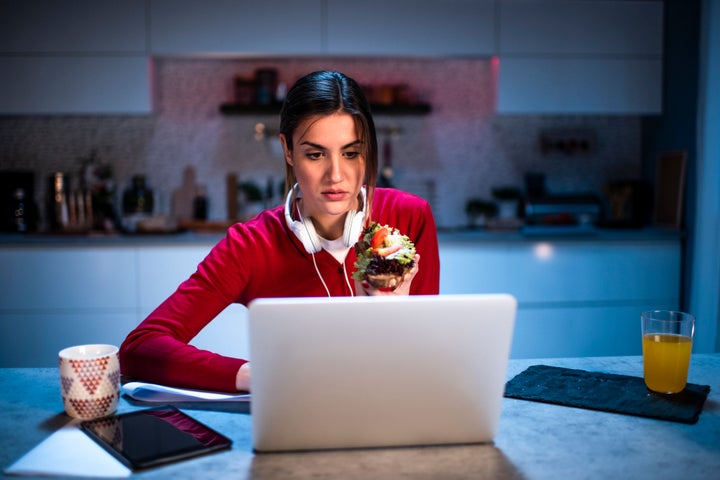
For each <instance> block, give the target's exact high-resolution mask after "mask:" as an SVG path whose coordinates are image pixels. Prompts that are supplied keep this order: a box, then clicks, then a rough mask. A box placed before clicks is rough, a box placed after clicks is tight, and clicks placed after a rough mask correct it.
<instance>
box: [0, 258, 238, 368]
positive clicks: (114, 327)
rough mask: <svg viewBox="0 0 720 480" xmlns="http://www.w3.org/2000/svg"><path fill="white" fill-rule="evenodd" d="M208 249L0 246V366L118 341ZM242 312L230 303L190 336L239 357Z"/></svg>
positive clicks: (53, 360) (38, 362)
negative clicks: (75, 346)
mask: <svg viewBox="0 0 720 480" xmlns="http://www.w3.org/2000/svg"><path fill="white" fill-rule="evenodd" d="M209 249H210V245H192V246H172V247H168V246H167V245H164V246H137V245H133V246H112V247H109V246H94V247H84V248H79V247H28V248H24V247H6V248H3V249H0V284H2V285H3V288H2V289H0V366H15V367H39V366H41V367H49V366H53V365H56V364H57V352H58V351H60V350H61V349H62V348H64V347H67V346H70V345H76V344H81V343H110V344H114V345H120V343H122V341H123V340H124V339H125V337H126V336H127V334H128V333H129V332H130V331H131V330H132V329H133V328H134V327H135V326H136V325H138V324H139V323H140V322H141V321H142V320H143V319H144V318H145V317H146V316H147V315H148V314H149V313H150V312H152V310H153V309H154V308H155V307H157V306H158V305H159V304H160V303H161V302H162V301H163V300H164V299H165V298H166V297H167V296H168V295H170V294H171V293H172V292H173V291H174V290H175V288H177V286H178V285H179V284H180V283H181V282H182V281H183V280H185V279H186V278H187V277H189V276H190V275H191V274H192V273H193V272H194V271H195V268H196V267H197V264H198V263H199V262H200V261H201V260H202V259H203V257H204V256H205V255H206V254H207V252H208V251H209ZM246 312H247V309H246V308H245V307H243V306H241V305H231V306H229V307H227V308H226V309H225V310H224V311H223V312H221V313H220V314H219V315H218V317H217V318H216V319H215V320H213V322H212V323H211V324H210V325H209V326H208V327H207V328H205V329H204V330H203V331H202V332H201V333H200V334H199V335H198V336H197V337H196V338H195V339H194V340H193V342H192V343H193V345H195V346H196V347H198V348H204V349H208V350H212V351H214V352H218V353H221V354H226V355H232V356H239V357H247V356H248V350H249V348H248V346H247V336H246V333H245V332H246V329H247V324H246Z"/></svg>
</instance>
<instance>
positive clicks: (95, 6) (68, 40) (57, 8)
mask: <svg viewBox="0 0 720 480" xmlns="http://www.w3.org/2000/svg"><path fill="white" fill-rule="evenodd" d="M67 52H74V53H101V52H105V53H108V52H112V53H118V54H137V55H145V1H144V0H123V1H121V2H118V1H114V0H72V1H69V2H68V1H65V2H63V1H58V0H3V2H2V3H0V53H44V54H47V53H67Z"/></svg>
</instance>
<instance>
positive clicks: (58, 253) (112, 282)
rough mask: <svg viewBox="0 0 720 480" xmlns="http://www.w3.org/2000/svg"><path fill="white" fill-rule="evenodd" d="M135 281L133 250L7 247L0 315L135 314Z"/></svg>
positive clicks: (1, 256) (0, 269)
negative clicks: (32, 313)
mask: <svg viewBox="0 0 720 480" xmlns="http://www.w3.org/2000/svg"><path fill="white" fill-rule="evenodd" d="M136 278H137V276H136V268H135V252H134V250H133V249H130V248H121V247H118V248H114V247H106V248H72V247H68V248H60V247H58V248H34V247H29V248H4V249H2V250H0V279H1V281H2V285H3V288H1V289H0V309H1V310H0V311H2V312H8V311H28V310H31V311H37V312H40V313H44V312H55V313H57V312H59V311H63V310H78V309H79V310H85V311H90V310H98V311H113V310H115V311H120V312H123V313H124V312H132V313H133V314H134V313H135V308H136V293H135V292H136V288H137V285H136Z"/></svg>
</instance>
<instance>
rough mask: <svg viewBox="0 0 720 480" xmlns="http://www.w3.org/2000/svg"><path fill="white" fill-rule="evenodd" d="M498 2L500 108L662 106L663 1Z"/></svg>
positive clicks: (606, 110)
mask: <svg viewBox="0 0 720 480" xmlns="http://www.w3.org/2000/svg"><path fill="white" fill-rule="evenodd" d="M498 8H499V12H498V19H499V24H498V39H499V40H498V54H499V56H500V66H499V77H498V112H500V113H541V114H542V113H578V114H582V113H600V114H659V113H661V112H662V77H663V75H662V56H663V3H662V2H661V1H652V0H642V1H632V0H553V1H550V0H502V1H500V2H499V3H498Z"/></svg>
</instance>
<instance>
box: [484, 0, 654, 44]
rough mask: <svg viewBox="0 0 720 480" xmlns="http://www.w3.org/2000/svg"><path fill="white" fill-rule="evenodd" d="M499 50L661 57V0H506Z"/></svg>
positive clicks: (501, 10)
mask: <svg viewBox="0 0 720 480" xmlns="http://www.w3.org/2000/svg"><path fill="white" fill-rule="evenodd" d="M498 8H499V19H500V25H499V28H498V32H499V45H498V53H499V54H500V55H506V54H511V55H527V54H596V55H634V56H637V55H650V56H659V55H662V51H663V41H662V31H663V3H662V2H661V1H644V0H641V1H630V0H626V1H616V0H612V1H598V0H593V1H588V0H574V1H572V0H561V1H558V0H552V1H538V0H530V1H528V0H502V1H500V2H498Z"/></svg>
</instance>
